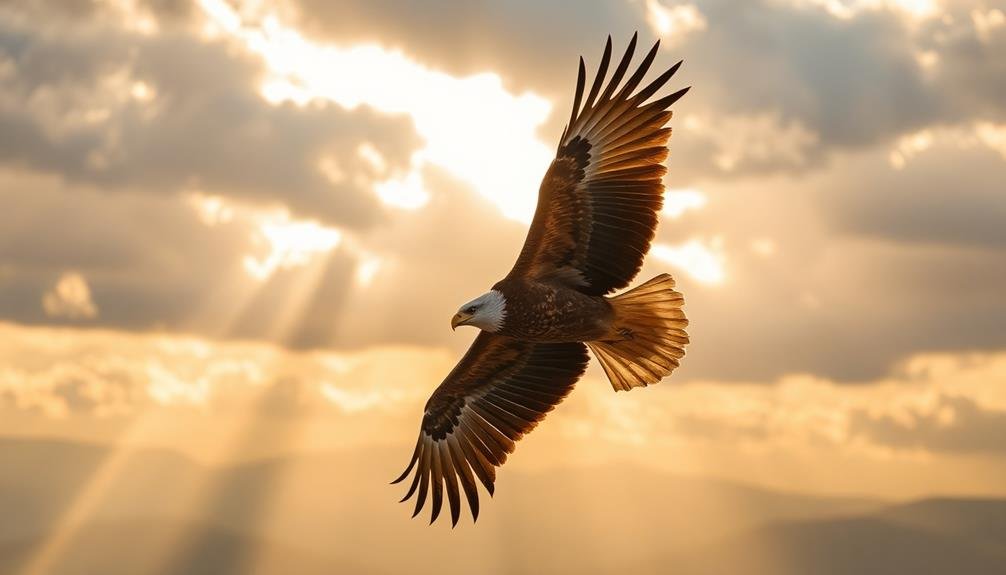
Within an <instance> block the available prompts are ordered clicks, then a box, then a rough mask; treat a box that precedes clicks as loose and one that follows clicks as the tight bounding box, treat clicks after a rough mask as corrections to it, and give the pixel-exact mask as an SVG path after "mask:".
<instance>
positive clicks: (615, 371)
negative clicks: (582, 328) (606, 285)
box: [587, 274, 688, 391]
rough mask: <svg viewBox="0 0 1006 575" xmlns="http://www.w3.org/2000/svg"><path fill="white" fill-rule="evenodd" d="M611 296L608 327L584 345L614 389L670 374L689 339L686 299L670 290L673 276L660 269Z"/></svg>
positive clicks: (646, 383) (637, 385) (620, 389)
mask: <svg viewBox="0 0 1006 575" xmlns="http://www.w3.org/2000/svg"><path fill="white" fill-rule="evenodd" d="M609 301H610V302H611V306H612V308H613V309H614V320H613V321H612V326H611V329H610V330H609V332H608V334H606V335H605V336H604V337H603V338H601V339H598V340H594V341H589V342H587V345H588V346H590V349H591V351H593V352H594V356H595V357H597V360H598V361H599V362H600V363H601V367H602V368H603V369H604V373H605V374H607V376H608V379H609V380H610V381H611V385H612V387H614V388H615V391H628V390H630V389H632V388H633V387H642V386H646V385H650V384H653V383H657V382H658V381H660V380H661V379H663V378H665V377H667V376H668V375H670V373H671V372H672V371H674V369H675V368H676V367H678V363H679V361H680V360H681V358H682V357H684V355H685V345H686V344H687V343H688V334H687V333H686V332H685V327H686V326H687V325H688V319H687V318H685V312H684V311H683V310H682V309H681V307H682V306H683V305H684V303H685V300H684V298H683V297H682V296H681V294H680V293H678V292H677V291H675V290H674V279H673V278H672V277H671V276H670V275H669V274H660V275H658V276H657V277H655V278H653V279H651V280H650V281H648V282H646V283H644V284H643V285H641V286H639V287H636V288H634V289H631V290H629V291H627V292H625V293H623V294H620V295H617V296H615V297H613V298H611V299H610V300H609Z"/></svg>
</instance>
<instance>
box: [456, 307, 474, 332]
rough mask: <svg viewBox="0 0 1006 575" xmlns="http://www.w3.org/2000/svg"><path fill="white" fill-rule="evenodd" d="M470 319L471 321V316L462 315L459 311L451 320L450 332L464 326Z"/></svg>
mask: <svg viewBox="0 0 1006 575" xmlns="http://www.w3.org/2000/svg"><path fill="white" fill-rule="evenodd" d="M470 319H472V316H471V314H467V313H462V312H460V311H459V312H458V313H456V314H454V317H452V318H451V331H454V330H455V329H457V328H458V326H459V325H465V322H466V321H468V320H470Z"/></svg>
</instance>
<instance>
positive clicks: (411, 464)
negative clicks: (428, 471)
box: [391, 431, 423, 485]
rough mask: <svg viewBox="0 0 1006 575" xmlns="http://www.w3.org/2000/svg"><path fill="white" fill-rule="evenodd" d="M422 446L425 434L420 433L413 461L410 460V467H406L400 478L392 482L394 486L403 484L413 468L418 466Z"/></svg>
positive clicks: (413, 453)
mask: <svg viewBox="0 0 1006 575" xmlns="http://www.w3.org/2000/svg"><path fill="white" fill-rule="evenodd" d="M422 446H423V432H421V431H420V432H419V439H417V440H416V449H415V451H413V452H412V459H410V460H409V466H408V467H406V468H405V471H403V472H402V474H401V475H399V476H398V479H395V480H394V481H392V482H391V484H392V485H394V484H396V483H401V481H402V480H403V479H405V478H406V477H408V475H409V472H410V471H412V468H413V467H415V465H416V461H417V460H418V459H419V448H420V447H422Z"/></svg>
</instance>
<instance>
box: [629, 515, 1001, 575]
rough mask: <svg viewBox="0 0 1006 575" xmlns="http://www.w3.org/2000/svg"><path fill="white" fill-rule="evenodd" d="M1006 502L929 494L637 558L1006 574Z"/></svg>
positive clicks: (875, 571)
mask: <svg viewBox="0 0 1006 575" xmlns="http://www.w3.org/2000/svg"><path fill="white" fill-rule="evenodd" d="M1004 527H1006V501H1003V500H955V499H940V500H924V501H919V502H913V503H909V504H905V505H898V506H894V507H890V508H887V509H884V510H881V511H879V512H877V513H873V514H870V515H866V516H862V517H855V518H845V519H825V520H811V521H797V522H782V523H777V524H773V525H767V526H764V527H759V528H757V529H753V530H750V531H748V532H746V533H743V534H740V535H734V536H731V537H727V538H724V539H723V540H721V541H718V542H716V543H713V544H709V545H705V546H700V547H699V548H697V549H694V550H691V551H688V552H685V553H680V554H673V555H666V556H664V557H662V558H660V559H657V560H654V559H650V560H647V561H645V562H640V563H638V564H637V565H636V566H635V567H634V568H632V569H630V571H631V572H633V573H640V574H644V573H653V574H657V573H668V572H673V573H675V574H678V575H720V574H723V575H726V574H735V573H744V574H745V575H798V574H799V575H803V574H807V573H813V574H815V575H845V574H853V573H855V574H857V575H889V574H892V573H899V574H900V573H911V574H912V575H951V574H958V573H961V574H963V573H966V574H970V575H979V574H989V575H995V574H998V573H1006V537H1004V536H1003V534H1004V533H1006V530H1004Z"/></svg>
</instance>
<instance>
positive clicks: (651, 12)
mask: <svg viewBox="0 0 1006 575" xmlns="http://www.w3.org/2000/svg"><path fill="white" fill-rule="evenodd" d="M646 21H647V22H648V23H649V24H650V27H652V28H653V30H654V31H655V32H656V33H657V34H658V35H660V36H666V37H668V38H670V39H672V40H673V41H674V42H681V40H682V38H683V37H684V36H686V35H688V34H689V33H691V32H701V31H702V30H705V29H706V18H705V16H703V15H702V12H700V11H699V9H698V8H697V7H696V6H695V5H694V4H678V5H676V6H669V7H668V6H665V5H664V3H663V2H661V1H660V0H646Z"/></svg>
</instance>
